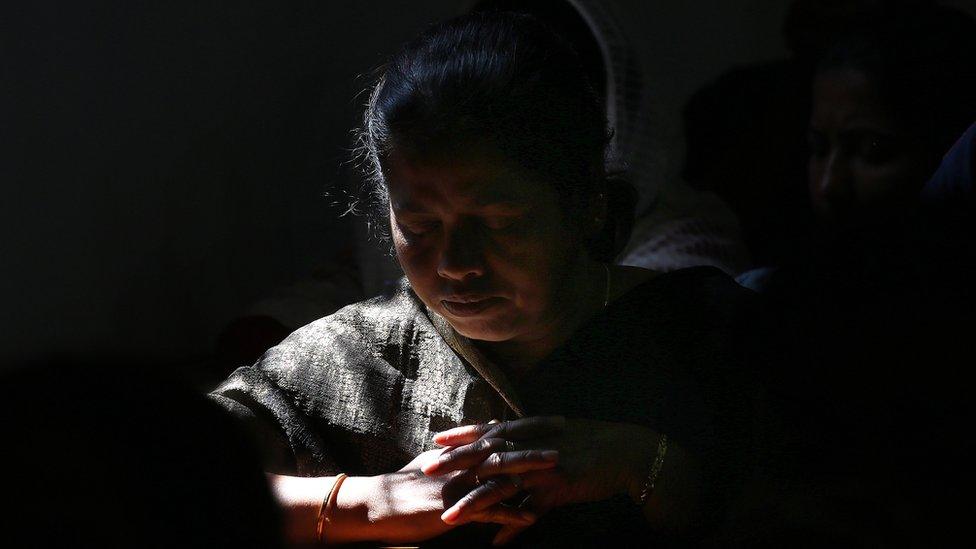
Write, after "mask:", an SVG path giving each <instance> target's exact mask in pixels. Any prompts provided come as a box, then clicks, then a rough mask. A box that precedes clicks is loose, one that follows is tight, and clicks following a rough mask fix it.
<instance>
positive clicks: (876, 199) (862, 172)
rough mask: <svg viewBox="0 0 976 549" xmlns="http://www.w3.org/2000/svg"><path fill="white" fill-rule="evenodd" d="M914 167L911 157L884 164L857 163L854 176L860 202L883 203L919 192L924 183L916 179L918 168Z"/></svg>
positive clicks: (868, 203)
mask: <svg viewBox="0 0 976 549" xmlns="http://www.w3.org/2000/svg"><path fill="white" fill-rule="evenodd" d="M914 168H915V163H914V162H913V161H912V159H910V158H904V159H899V160H895V161H892V162H886V163H884V164H870V163H866V162H857V163H855V165H854V169H853V173H852V176H853V180H854V181H853V183H854V192H855V194H856V195H857V200H858V202H859V203H861V204H864V205H872V204H882V203H886V202H891V201H894V200H899V199H901V198H903V197H905V196H908V195H911V194H912V193H913V192H917V191H918V190H919V189H920V188H921V186H922V183H921V181H917V180H916V179H917V176H916V173H915V172H916V171H917V170H915V169H914Z"/></svg>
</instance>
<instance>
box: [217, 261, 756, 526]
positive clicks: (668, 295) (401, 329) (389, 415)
mask: <svg viewBox="0 0 976 549" xmlns="http://www.w3.org/2000/svg"><path fill="white" fill-rule="evenodd" d="M748 299H750V298H749V292H748V291H746V290H743V289H741V288H739V287H738V286H737V285H736V284H735V283H734V282H733V281H731V279H729V278H728V277H727V276H725V275H724V274H723V273H721V272H720V271H718V270H717V269H714V268H708V267H703V268H695V269H686V270H682V271H675V272H672V273H667V274H662V275H658V276H656V277H655V278H652V279H651V280H649V281H648V282H645V283H643V284H641V285H640V286H638V287H636V288H634V289H632V290H631V291H629V292H628V293H627V294H626V295H624V296H623V297H621V298H620V299H618V300H616V301H614V302H613V303H611V304H610V306H609V307H607V308H606V309H605V310H603V311H602V312H601V313H599V314H598V315H596V316H594V317H593V318H591V319H590V320H589V321H588V322H587V323H586V324H585V325H584V326H583V327H581V328H580V329H579V330H578V331H577V332H576V334H575V335H574V336H573V337H572V338H571V340H570V341H569V342H568V343H567V344H566V345H564V346H563V347H561V348H560V349H558V350H556V351H555V352H554V353H553V354H552V355H550V356H549V357H548V358H547V359H545V360H544V361H543V362H542V363H540V364H539V365H538V366H537V368H536V369H535V370H534V371H533V372H532V373H530V374H528V375H527V376H526V377H525V378H522V379H520V380H519V381H518V382H517V383H513V382H509V381H508V380H507V379H506V378H505V376H504V374H503V373H502V372H501V370H499V369H498V368H496V367H494V366H492V365H491V364H490V363H488V362H487V361H485V360H484V357H483V356H480V355H479V354H478V353H477V350H476V349H475V348H474V346H473V345H471V343H470V341H468V340H466V339H465V338H463V337H461V336H459V335H457V334H456V333H454V332H453V330H450V327H449V325H447V323H446V322H444V320H443V319H442V318H440V317H438V316H436V315H434V314H433V313H431V312H430V311H428V310H427V309H426V307H425V306H424V305H423V304H422V302H421V301H420V300H419V299H418V298H417V297H416V295H415V294H414V293H413V292H412V291H411V290H410V288H409V285H408V284H407V283H406V281H405V280H403V281H401V283H400V285H399V286H398V287H397V288H396V289H395V291H393V292H392V293H390V294H389V295H386V296H382V297H378V298H375V299H371V300H369V301H365V302H362V303H357V304H354V305H350V306H348V307H346V308H344V309H342V310H340V311H339V312H337V313H335V314H333V315H331V316H329V317H326V318H323V319H321V320H318V321H316V322H313V323H312V324H309V325H308V326H305V327H304V328H301V329H299V330H298V331H296V332H295V333H293V334H292V335H291V336H289V337H288V338H287V339H286V340H285V341H283V342H282V343H281V344H280V345H278V346H277V347H275V348H273V349H271V350H269V351H268V352H267V353H265V355H264V356H263V357H262V358H261V359H260V360H259V361H258V363H257V364H255V365H254V366H250V367H243V368H240V369H238V370H237V371H235V372H234V373H233V374H232V375H231V376H230V377H229V378H228V379H227V380H226V381H225V382H223V383H222V384H221V385H220V386H219V387H218V388H217V389H216V390H215V391H214V392H213V393H212V397H213V398H214V399H216V400H217V401H218V402H220V403H221V404H223V405H224V406H225V407H226V408H227V409H229V410H230V411H231V412H233V413H234V414H235V415H237V416H239V417H241V418H243V419H244V420H245V421H247V422H248V423H249V424H250V425H251V426H252V429H253V430H254V432H255V433H257V434H258V436H259V437H260V438H261V440H262V442H261V445H262V447H264V449H265V451H266V453H267V459H268V468H269V470H272V471H275V472H281V473H287V474H298V475H325V474H335V473H336V472H340V471H341V472H345V473H348V474H351V475H375V474H381V473H388V472H392V471H395V470H397V469H399V468H400V467H402V466H403V464H405V463H407V462H408V461H410V460H411V459H412V458H413V457H414V456H416V455H417V454H418V453H420V452H422V451H424V450H428V449H431V448H433V447H434V446H433V444H432V442H431V436H432V434H433V433H435V432H437V431H441V430H444V429H447V428H450V427H453V426H456V425H459V424H464V423H475V422H486V421H488V420H490V419H492V418H505V417H514V416H515V415H521V414H520V413H518V412H520V411H523V410H521V409H522V408H525V410H524V412H525V413H527V414H530V415H548V414H562V415H565V416H567V417H581V418H587V419H599V420H605V421H621V422H630V423H637V424H643V425H646V426H649V427H651V428H653V429H656V430H658V431H661V432H664V433H666V434H668V436H669V437H671V438H672V439H673V440H675V441H677V442H678V443H679V444H681V445H683V446H684V447H686V448H689V449H691V450H692V451H695V452H697V453H698V454H699V455H700V456H701V457H702V460H703V462H704V463H705V468H706V473H707V474H708V478H709V479H711V481H712V482H714V486H713V487H712V491H713V492H714V493H715V494H719V495H724V494H725V493H726V492H727V491H728V489H727V487H728V486H730V485H731V484H733V483H732V481H731V480H730V479H734V478H736V477H737V474H738V473H737V464H738V463H739V462H740V461H741V455H742V450H743V448H745V447H748V445H749V444H750V441H749V434H748V424H749V421H750V419H749V414H750V408H749V407H750V397H751V395H750V394H748V393H747V391H746V390H745V389H744V388H745V387H746V386H747V385H746V384H744V383H743V382H742V380H741V378H742V375H741V373H742V369H741V366H742V364H743V363H742V361H741V360H740V359H739V357H741V353H740V352H739V350H738V349H736V337H735V335H734V334H735V333H736V332H737V331H738V330H737V328H738V327H739V326H743V327H745V328H748V321H743V320H742V318H741V313H742V311H743V310H744V305H745V304H747V302H748ZM438 328H440V332H439V330H438ZM445 330H446V331H445ZM461 357H464V358H461ZM472 363H474V364H472ZM479 372H480V373H479ZM486 378H487V380H486ZM519 397H521V401H519ZM506 400H507V401H509V402H508V403H506ZM719 499H725V498H724V497H721V498H719ZM550 517H555V518H550ZM546 520H548V521H549V524H550V528H545V527H543V523H542V522H540V524H537V525H536V526H534V527H533V528H532V529H530V531H531V532H534V533H535V536H528V537H526V539H527V540H529V539H533V538H534V539H535V543H538V542H539V541H540V539H545V540H547V541H551V540H553V539H554V538H553V537H552V535H551V533H552V532H558V534H559V535H558V537H560V538H567V537H569V538H572V539H574V540H576V541H579V540H581V539H585V538H586V537H587V535H590V536H593V535H603V534H604V533H605V532H607V530H606V528H611V529H612V530H613V531H615V532H617V533H618V534H619V535H625V534H627V535H631V534H634V533H635V532H642V531H643V528H644V527H645V526H644V523H643V522H642V519H641V518H640V515H639V513H638V512H637V509H636V506H634V505H633V504H632V503H631V502H630V501H629V500H627V498H621V499H619V500H614V501H611V502H601V503H599V504H588V505H582V506H578V508H574V510H573V512H558V513H557V512H553V513H551V514H550V516H547V517H546V518H545V519H544V521H546ZM547 531H548V532H550V534H545V532H547ZM528 533H529V532H527V534H528ZM538 536H544V537H543V538H539V537H538Z"/></svg>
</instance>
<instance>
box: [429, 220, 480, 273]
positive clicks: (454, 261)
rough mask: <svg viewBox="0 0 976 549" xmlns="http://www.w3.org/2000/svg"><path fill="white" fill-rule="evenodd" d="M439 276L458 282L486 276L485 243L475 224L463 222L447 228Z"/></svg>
mask: <svg viewBox="0 0 976 549" xmlns="http://www.w3.org/2000/svg"><path fill="white" fill-rule="evenodd" d="M437 274H438V275H440V276H442V277H444V278H448V279H451V280H456V281H461V280H464V279H467V278H477V277H480V276H484V274H485V258H484V243H483V242H482V235H481V231H479V230H478V227H477V226H476V224H475V223H467V222H462V223H459V224H458V225H457V226H455V227H453V228H451V229H447V228H445V230H444V247H443V249H442V251H441V254H440V260H439V261H438V263H437Z"/></svg>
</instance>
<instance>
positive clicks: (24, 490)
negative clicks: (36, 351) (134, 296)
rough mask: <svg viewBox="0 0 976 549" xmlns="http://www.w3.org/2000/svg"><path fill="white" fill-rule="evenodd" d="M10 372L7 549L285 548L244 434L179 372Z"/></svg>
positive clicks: (5, 384)
mask: <svg viewBox="0 0 976 549" xmlns="http://www.w3.org/2000/svg"><path fill="white" fill-rule="evenodd" d="M4 366H5V367H7V368H6V369H5V374H4V375H3V376H2V377H0V391H2V393H3V398H2V399H0V416H2V417H3V418H4V420H3V423H2V427H0V431H2V439H3V441H4V444H3V446H4V451H3V452H2V454H0V466H2V470H3V471H4V472H5V473H6V474H7V480H6V481H5V483H4V494H5V501H6V503H7V505H6V506H5V507H6V509H5V511H4V513H3V518H2V519H0V523H2V524H3V545H4V546H5V547H159V548H171V547H235V548H236V547H255V548H258V547H260V548H275V547H281V546H282V542H281V539H282V538H281V534H280V525H279V522H278V513H277V509H276V508H275V506H274V504H273V502H272V499H271V493H270V491H269V489H268V485H267V481H266V479H265V477H264V475H263V473H262V471H261V467H260V465H259V461H258V457H257V455H256V453H255V452H254V450H253V449H252V448H251V446H250V445H249V443H248V441H247V440H246V439H245V437H244V434H243V433H241V432H240V431H239V428H238V426H237V425H236V424H235V423H234V422H233V420H232V419H231V418H229V417H226V416H225V415H224V414H223V413H222V412H221V411H220V410H219V409H218V408H217V407H216V406H215V405H214V404H212V403H210V402H208V401H206V400H205V399H204V398H203V397H202V396H200V395H199V394H197V392H196V391H194V390H192V389H191V388H190V387H189V386H184V385H182V384H180V383H178V382H176V381H174V379H173V377H174V376H173V375H172V374H171V373H166V374H163V375H158V374H155V373H149V371H148V368H142V367H139V366H134V365H124V366H121V365H112V366H106V365H104V364H102V365H96V364H94V363H76V362H73V361H72V362H59V363H38V364H31V365H27V366H26V367H23V368H20V369H16V370H12V369H10V368H9V367H8V366H9V365H4Z"/></svg>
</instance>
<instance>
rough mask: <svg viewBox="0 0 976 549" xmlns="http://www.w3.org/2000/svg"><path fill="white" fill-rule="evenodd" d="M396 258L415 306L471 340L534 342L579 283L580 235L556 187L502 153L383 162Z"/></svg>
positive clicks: (582, 259)
mask: <svg viewBox="0 0 976 549" xmlns="http://www.w3.org/2000/svg"><path fill="white" fill-rule="evenodd" d="M383 171H384V179H385V180H386V181H387V186H388V189H389V196H390V226H391V234H392V236H393V242H394V246H395V248H396V252H397V257H398V259H399V261H400V264H401V266H402V267H403V270H404V273H405V274H406V275H407V278H408V279H409V280H410V284H411V286H412V288H413V289H414V291H415V292H416V293H417V295H418V296H419V297H420V299H421V300H422V301H423V302H424V303H425V304H426V305H427V306H428V307H430V308H431V309H432V310H433V311H435V312H436V313H438V314H440V315H442V316H444V317H445V318H447V319H448V320H449V321H450V323H451V325H452V326H454V328H455V329H456V330H458V332H460V333H461V334H463V335H465V336H467V337H470V338H472V339H477V340H484V341H508V340H518V339H522V338H531V337H533V335H534V334H535V332H536V331H538V330H539V329H540V327H542V326H545V325H548V324H551V323H552V321H553V319H555V318H558V317H559V316H560V315H561V314H562V309H563V304H562V303H561V302H560V300H559V299H557V296H560V295H563V290H564V288H566V287H567V285H568V284H571V283H572V281H573V280H576V279H577V278H578V277H579V276H582V273H583V271H584V270H585V268H586V265H587V261H588V259H587V253H586V251H585V246H584V245H583V242H584V241H585V237H584V235H583V234H582V231H581V230H580V229H579V227H577V226H576V225H578V224H574V223H572V222H571V220H569V219H568V216H566V215H564V212H562V211H561V210H560V208H559V201H558V197H557V194H556V191H555V190H554V188H553V187H552V185H549V184H546V183H544V182H540V181H538V180H537V179H536V178H534V177H532V175H531V174H530V173H528V172H527V171H525V170H524V169H520V168H519V167H518V166H517V165H515V164H514V163H512V162H508V161H506V160H504V159H503V158H500V157H499V156H498V155H493V154H489V153H472V154H470V155H466V156H465V157H462V158H450V159H444V160H439V161H424V162H416V161H412V160H410V159H408V158H407V157H405V156H403V155H400V154H397V153H396V152H394V153H392V154H391V155H390V156H389V158H388V160H387V161H386V162H384V170H383Z"/></svg>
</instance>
